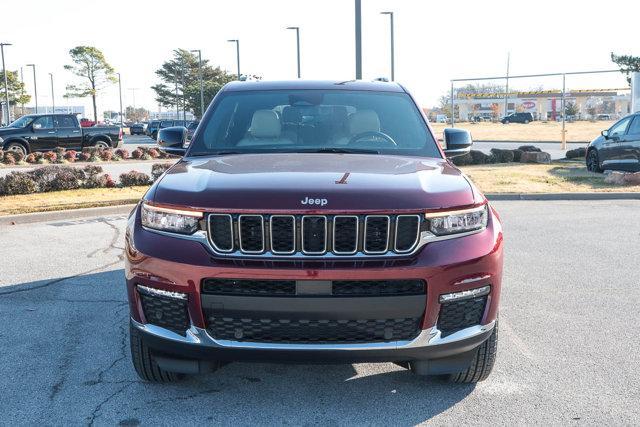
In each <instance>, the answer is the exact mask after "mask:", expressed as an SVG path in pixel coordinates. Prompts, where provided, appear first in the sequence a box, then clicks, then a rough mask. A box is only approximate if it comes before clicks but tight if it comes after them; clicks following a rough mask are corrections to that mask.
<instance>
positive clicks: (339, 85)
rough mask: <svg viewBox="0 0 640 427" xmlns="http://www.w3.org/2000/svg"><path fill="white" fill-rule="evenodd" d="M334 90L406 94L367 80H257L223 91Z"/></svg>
mask: <svg viewBox="0 0 640 427" xmlns="http://www.w3.org/2000/svg"><path fill="white" fill-rule="evenodd" d="M301 89H325V90H328V89H334V90H356V91H358V90H363V91H375V92H405V90H404V88H403V87H402V86H400V85H399V84H398V83H393V82H382V81H366V80H347V81H344V80H343V81H341V80H276V81H273V80H272V81H268V80H257V81H254V80H252V81H244V82H242V81H234V82H230V83H227V84H226V85H225V86H224V88H223V89H222V90H223V91H229V92H240V91H252V90H301Z"/></svg>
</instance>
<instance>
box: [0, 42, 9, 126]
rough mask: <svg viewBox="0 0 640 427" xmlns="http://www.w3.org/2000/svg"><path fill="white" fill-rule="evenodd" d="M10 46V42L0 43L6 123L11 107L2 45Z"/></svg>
mask: <svg viewBox="0 0 640 427" xmlns="http://www.w3.org/2000/svg"><path fill="white" fill-rule="evenodd" d="M5 46H11V43H0V52H2V71H3V72H4V102H5V104H6V105H7V124H9V123H11V109H10V108H9V83H8V80H7V67H5V65H4V47H5Z"/></svg>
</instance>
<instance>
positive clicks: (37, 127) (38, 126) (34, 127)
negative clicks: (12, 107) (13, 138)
mask: <svg viewBox="0 0 640 427" xmlns="http://www.w3.org/2000/svg"><path fill="white" fill-rule="evenodd" d="M38 129H42V125H41V124H40V123H34V124H33V130H38Z"/></svg>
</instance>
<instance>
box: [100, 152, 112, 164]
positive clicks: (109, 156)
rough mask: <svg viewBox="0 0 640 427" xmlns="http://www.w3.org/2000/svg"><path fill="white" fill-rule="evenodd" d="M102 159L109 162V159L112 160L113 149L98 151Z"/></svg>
mask: <svg viewBox="0 0 640 427" xmlns="http://www.w3.org/2000/svg"><path fill="white" fill-rule="evenodd" d="M98 155H99V157H100V159H102V160H104V161H105V162H108V161H109V160H111V159H112V158H113V151H111V150H102V151H101V152H100V153H98Z"/></svg>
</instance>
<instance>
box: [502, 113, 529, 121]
mask: <svg viewBox="0 0 640 427" xmlns="http://www.w3.org/2000/svg"><path fill="white" fill-rule="evenodd" d="M500 121H501V122H502V123H503V124H507V123H524V124H527V123H529V122H532V121H533V115H532V114H531V113H511V114H509V115H508V116H506V117H503V118H502V120H500Z"/></svg>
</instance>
